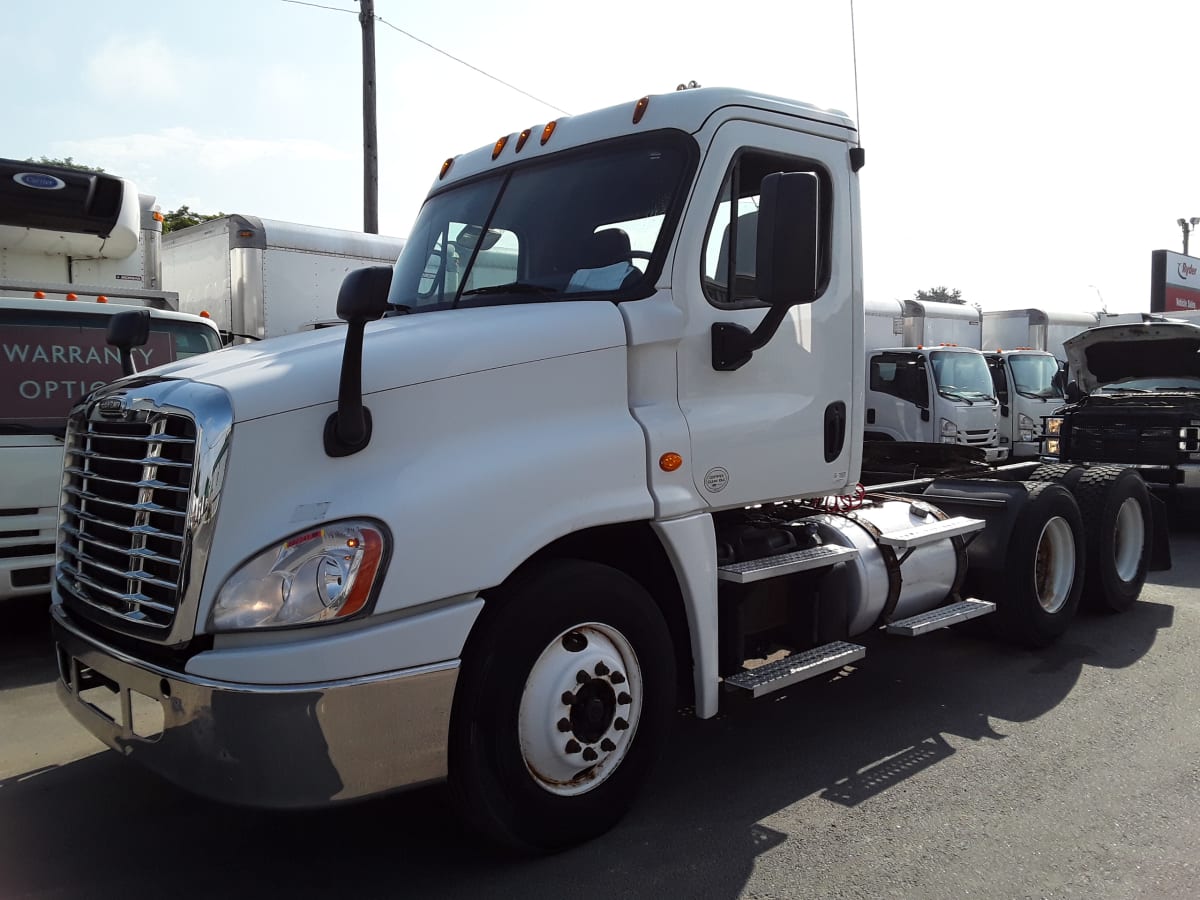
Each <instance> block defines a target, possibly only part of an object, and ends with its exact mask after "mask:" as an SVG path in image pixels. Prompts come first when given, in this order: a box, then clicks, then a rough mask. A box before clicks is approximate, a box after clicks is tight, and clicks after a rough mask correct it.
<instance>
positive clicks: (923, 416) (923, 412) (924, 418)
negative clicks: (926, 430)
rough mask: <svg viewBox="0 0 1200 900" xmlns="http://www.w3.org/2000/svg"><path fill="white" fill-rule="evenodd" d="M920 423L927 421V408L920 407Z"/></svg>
mask: <svg viewBox="0 0 1200 900" xmlns="http://www.w3.org/2000/svg"><path fill="white" fill-rule="evenodd" d="M921 421H922V422H928V421H929V407H927V406H922V407H921Z"/></svg>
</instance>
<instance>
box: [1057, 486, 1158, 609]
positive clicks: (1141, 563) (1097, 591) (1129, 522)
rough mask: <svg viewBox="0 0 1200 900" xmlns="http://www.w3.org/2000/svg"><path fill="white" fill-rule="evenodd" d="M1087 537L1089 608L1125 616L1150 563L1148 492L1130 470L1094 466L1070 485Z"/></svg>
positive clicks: (1140, 587) (1086, 590)
mask: <svg viewBox="0 0 1200 900" xmlns="http://www.w3.org/2000/svg"><path fill="white" fill-rule="evenodd" d="M1075 497H1076V499H1077V500H1078V501H1079V510H1080V512H1082V513H1083V521H1084V523H1085V529H1086V530H1085V534H1086V535H1087V554H1088V567H1087V587H1086V589H1085V594H1084V596H1085V598H1086V602H1087V604H1088V606H1090V607H1093V608H1095V609H1100V610H1104V611H1106V612H1124V611H1125V610H1127V609H1129V607H1131V606H1132V605H1133V604H1134V603H1135V602H1136V601H1137V598H1138V596H1139V595H1140V594H1141V592H1142V586H1143V585H1144V584H1145V583H1146V566H1147V563H1148V562H1149V559H1150V546H1151V533H1152V529H1153V521H1154V520H1153V518H1152V517H1151V511H1150V492H1149V490H1148V489H1147V488H1146V483H1145V482H1144V481H1142V478H1141V476H1140V475H1138V474H1137V472H1136V471H1134V470H1133V469H1123V468H1120V467H1118V466H1096V467H1095V468H1091V469H1088V470H1087V472H1086V473H1085V474H1084V475H1083V477H1082V478H1080V479H1079V483H1078V484H1077V485H1076V486H1075Z"/></svg>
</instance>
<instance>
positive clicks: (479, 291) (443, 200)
mask: <svg viewBox="0 0 1200 900" xmlns="http://www.w3.org/2000/svg"><path fill="white" fill-rule="evenodd" d="M696 156H697V152H696V150H695V146H694V144H693V142H692V141H691V139H690V138H688V137H687V136H686V135H684V134H682V133H680V132H675V131H658V132H652V133H649V134H645V135H640V136H638V137H637V138H636V139H629V138H625V139H620V140H616V141H610V142H608V143H606V144H602V145H598V146H597V145H592V146H589V147H588V148H586V149H583V150H579V151H566V152H564V153H562V154H556V155H554V156H552V157H547V158H545V159H542V160H538V161H535V162H533V163H531V164H529V165H527V166H524V167H511V168H508V169H505V170H503V171H500V172H496V173H495V174H494V175H488V176H485V177H483V178H476V179H473V180H471V181H467V182H464V183H463V184H461V185H457V186H455V187H452V188H450V189H448V190H445V191H442V192H441V193H439V194H435V195H434V196H432V197H430V198H429V199H428V200H427V201H426V202H425V205H424V206H423V207H422V208H421V213H420V215H419V216H418V217H417V221H416V223H415V224H414V225H413V230H412V233H411V235H410V236H409V239H408V242H407V243H406V244H405V246H404V250H403V251H402V252H401V254H400V258H399V260H398V261H397V262H396V270H395V274H394V275H393V277H392V287H391V293H390V297H389V300H390V302H391V303H392V304H393V305H394V306H396V307H398V308H400V310H401V311H404V312H424V311H428V310H436V309H450V308H453V307H456V306H482V305H500V304H508V303H527V302H531V301H540V300H572V299H581V298H595V296H596V295H597V294H604V295H610V296H611V295H616V296H615V299H629V298H633V297H639V296H640V297H644V296H648V295H649V293H650V292H651V290H652V289H653V281H654V279H655V278H656V277H657V275H658V273H659V272H660V271H661V269H662V264H663V257H664V256H665V254H666V250H667V245H668V243H669V238H670V230H671V228H672V227H673V225H674V222H675V220H676V219H677V218H678V216H679V213H680V208H681V206H682V202H683V198H684V195H685V190H684V188H685V187H686V185H687V183H688V178H689V176H690V174H691V170H692V168H693V166H694V164H695V159H696Z"/></svg>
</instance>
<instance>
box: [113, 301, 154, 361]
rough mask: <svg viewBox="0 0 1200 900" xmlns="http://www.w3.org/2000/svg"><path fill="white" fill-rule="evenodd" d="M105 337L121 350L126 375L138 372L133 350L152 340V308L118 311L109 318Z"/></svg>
mask: <svg viewBox="0 0 1200 900" xmlns="http://www.w3.org/2000/svg"><path fill="white" fill-rule="evenodd" d="M105 339H106V340H107V341H108V343H109V344H111V345H112V346H113V347H116V348H117V349H118V350H120V351H121V371H122V372H123V373H124V374H126V375H133V374H136V373H137V366H135V365H134V364H133V353H132V352H131V351H132V348H134V347H141V346H143V345H144V344H145V343H146V341H148V340H150V310H148V309H131V310H128V311H126V312H121V313H117V314H116V315H115V316H113V317H112V318H111V319H109V320H108V334H107V335H106V337H105Z"/></svg>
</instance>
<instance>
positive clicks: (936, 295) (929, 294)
mask: <svg viewBox="0 0 1200 900" xmlns="http://www.w3.org/2000/svg"><path fill="white" fill-rule="evenodd" d="M913 299H914V300H916V301H917V302H918V303H931V302H932V303H958V304H960V305H964V306H965V305H966V302H967V301H966V300H964V299H963V295H962V291H960V290H959V289H958V288H953V289H951V288H948V287H946V286H945V285H944V284H940V285H938V286H937V287H935V288H931V289H930V290H928V291H917V294H916V296H915V297H913Z"/></svg>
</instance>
